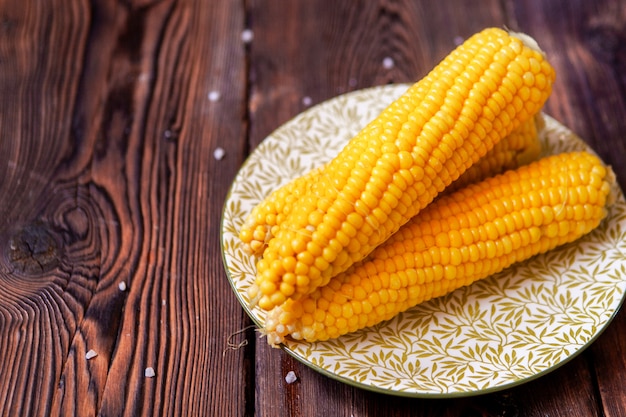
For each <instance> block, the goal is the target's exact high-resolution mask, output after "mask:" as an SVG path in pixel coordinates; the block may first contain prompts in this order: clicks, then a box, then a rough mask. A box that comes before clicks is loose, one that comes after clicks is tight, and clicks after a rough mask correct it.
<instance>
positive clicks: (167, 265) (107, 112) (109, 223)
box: [0, 0, 249, 416]
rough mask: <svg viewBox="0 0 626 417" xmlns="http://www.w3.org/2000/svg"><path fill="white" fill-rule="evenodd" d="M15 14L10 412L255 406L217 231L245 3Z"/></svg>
mask: <svg viewBox="0 0 626 417" xmlns="http://www.w3.org/2000/svg"><path fill="white" fill-rule="evenodd" d="M35 3H36V4H35ZM57 3H58V4H57ZM0 15H1V16H2V28H3V30H4V33H3V36H2V37H0V54H1V55H2V60H1V62H2V65H3V67H4V68H2V76H1V77H0V86H1V89H2V91H3V97H2V99H1V100H0V107H1V108H0V114H1V116H0V117H2V134H3V137H2V139H1V141H0V153H1V155H2V158H1V159H2V164H0V169H1V170H2V172H1V173H2V181H1V183H0V191H1V192H2V196H3V197H2V203H1V204H0V214H1V215H0V245H1V246H2V248H1V249H2V255H3V256H2V260H1V262H0V294H2V295H0V357H2V358H6V359H7V360H3V361H2V362H1V363H0V374H2V376H3V377H2V379H1V381H0V390H1V392H2V393H3V395H2V396H0V414H2V415H7V416H8V415H16V416H17V415H20V416H26V415H33V416H34V415H41V416H44V415H45V416H48V415H79V416H83V415H96V414H98V415H103V416H105V415H106V416H118V415H128V416H131V415H132V416H135V415H146V416H152V415H229V416H230V415H243V414H244V413H245V410H246V407H247V406H248V405H247V404H248V403H249V401H248V400H247V397H248V395H249V394H247V391H246V378H248V374H246V372H245V370H246V368H247V365H246V363H247V362H246V361H245V358H244V355H243V353H244V351H243V350H227V349H226V348H227V338H228V335H229V334H232V333H236V332H237V331H238V330H240V329H241V328H242V327H243V326H244V325H245V323H246V322H245V319H244V313H243V311H242V310H241V308H240V307H239V305H238V304H237V302H236V300H235V299H234V298H227V297H226V295H231V290H230V288H229V286H228V284H227V281H226V279H225V276H224V272H223V267H222V264H221V257H220V255H219V238H218V236H219V218H220V214H221V203H220V202H221V201H223V199H224V196H225V194H226V192H227V189H228V186H229V184H230V181H231V180H232V178H233V176H234V174H235V171H236V169H237V167H238V166H239V165H240V163H241V161H242V160H243V157H244V142H245V141H244V137H245V131H246V126H245V120H244V114H245V101H244V100H245V97H246V92H245V90H246V75H245V59H244V46H243V44H242V43H241V42H240V40H239V39H240V38H239V37H240V33H241V30H242V29H243V23H244V10H243V7H242V5H241V4H238V3H234V2H226V3H223V2H207V3H205V2H197V1H179V2H173V1H157V2H151V1H143V2H141V1H137V2H121V1H120V2H118V1H95V2H85V1H78V0H76V1H62V2H47V3H46V4H45V5H42V4H39V3H38V2H12V1H7V2H3V3H2V4H0ZM5 74H6V76H5ZM212 90H216V91H219V92H220V99H219V100H218V101H216V102H211V101H210V100H209V99H208V94H209V92H210V91H212ZM216 147H222V148H224V149H225V150H226V153H227V156H226V158H225V160H223V161H216V160H215V159H214V158H213V150H214V149H215V148H216ZM119 285H122V287H121V288H122V289H124V290H122V289H120V287H119ZM124 286H125V288H124ZM89 350H93V351H94V352H96V353H97V356H95V357H93V358H91V359H87V358H86V356H85V355H86V353H87V352H88V351H89ZM146 368H153V369H154V371H155V373H156V375H155V376H154V377H153V378H147V377H145V375H144V372H145V370H146Z"/></svg>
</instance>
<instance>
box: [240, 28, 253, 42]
mask: <svg viewBox="0 0 626 417" xmlns="http://www.w3.org/2000/svg"><path fill="white" fill-rule="evenodd" d="M253 39H254V32H252V29H245V30H244V31H243V32H241V41H242V42H243V43H250V42H252V40H253Z"/></svg>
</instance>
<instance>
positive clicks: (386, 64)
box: [383, 56, 395, 69]
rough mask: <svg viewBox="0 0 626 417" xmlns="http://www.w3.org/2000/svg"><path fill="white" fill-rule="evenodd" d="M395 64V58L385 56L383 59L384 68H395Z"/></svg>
mask: <svg viewBox="0 0 626 417" xmlns="http://www.w3.org/2000/svg"><path fill="white" fill-rule="evenodd" d="M394 65H395V62H393V58H391V57H389V56H388V57H385V59H383V68H385V69H391V68H393V66H394Z"/></svg>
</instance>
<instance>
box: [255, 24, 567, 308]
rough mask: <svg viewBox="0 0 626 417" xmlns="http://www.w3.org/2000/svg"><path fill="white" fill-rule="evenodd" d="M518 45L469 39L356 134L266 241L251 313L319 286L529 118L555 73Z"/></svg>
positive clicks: (509, 38) (530, 48)
mask: <svg viewBox="0 0 626 417" xmlns="http://www.w3.org/2000/svg"><path fill="white" fill-rule="evenodd" d="M521 38H523V39H524V41H522V40H521V39H520V37H518V36H514V35H511V34H509V33H507V32H505V31H503V30H500V29H486V30H484V31H482V32H481V33H479V34H477V35H474V36H472V37H471V38H469V39H468V40H467V41H466V42H464V43H463V44H462V45H461V46H459V47H458V48H457V49H455V50H454V51H453V52H452V53H451V54H450V55H449V56H448V57H446V58H445V59H444V60H443V61H442V62H441V63H440V64H439V65H438V66H437V67H435V68H434V69H433V70H432V71H431V72H430V73H429V74H428V75H427V76H426V77H425V78H424V79H422V80H421V81H419V82H418V83H416V84H415V85H413V86H412V87H410V88H409V90H408V91H407V92H406V93H405V94H404V95H402V96H401V97H400V98H399V99H398V100H396V101H395V102H394V103H392V104H391V105H390V106H389V107H388V108H387V109H385V110H384V111H383V112H382V113H381V115H380V116H379V117H377V118H376V119H375V120H374V121H373V122H371V123H370V124H369V125H368V126H366V127H365V128H364V129H363V130H362V131H361V132H360V133H359V134H357V136H356V137H355V138H353V139H352V140H351V141H350V142H349V143H348V144H347V145H346V147H345V148H344V149H343V150H342V151H341V152H340V154H339V155H338V156H337V157H336V158H334V159H333V160H332V161H330V162H329V164H328V165H327V166H326V167H325V168H324V170H323V172H322V175H320V177H319V178H318V179H317V181H315V182H314V183H313V184H312V185H311V187H310V190H309V191H308V192H307V194H305V195H304V196H303V197H302V198H301V199H300V200H299V204H298V205H297V206H296V207H294V209H293V210H292V212H291V213H290V214H289V215H288V216H287V218H286V219H285V221H284V222H283V223H282V224H281V226H280V227H279V230H278V231H277V233H276V236H275V237H274V238H272V239H270V241H269V243H268V246H267V248H266V249H265V251H264V253H263V257H262V259H260V260H259V261H258V262H257V275H256V279H255V283H254V285H252V286H251V287H250V291H249V292H248V295H249V297H250V300H251V304H252V305H254V304H258V305H259V306H260V307H261V308H263V309H265V310H269V309H271V308H272V307H274V306H276V305H280V304H282V303H283V302H284V301H285V300H286V299H287V297H291V298H298V297H300V296H302V295H304V294H308V293H310V292H312V291H313V290H315V289H316V288H317V287H320V286H323V285H325V284H326V283H327V282H328V280H329V279H330V278H331V277H332V276H334V275H336V274H338V273H340V272H342V271H344V270H346V269H347V268H348V267H349V266H350V265H352V264H353V263H354V262H356V261H359V260H361V259H363V258H364V257H365V256H367V254H369V253H370V252H371V251H372V250H373V249H374V248H375V247H377V246H378V245H379V244H381V243H382V242H384V241H385V240H386V239H387V238H388V237H389V236H390V235H391V234H393V233H394V232H395V231H397V230H398V229H399V228H400V226H402V225H403V224H404V223H406V222H407V221H408V220H409V219H410V218H411V217H413V216H414V215H415V214H416V213H418V212H419V211H420V210H421V209H422V208H424V207H425V206H426V205H428V204H429V203H430V202H431V201H432V200H433V199H434V198H435V197H436V196H437V194H438V193H440V192H441V191H442V190H443V189H444V188H445V187H446V186H448V185H449V184H450V183H451V182H452V181H454V180H456V179H457V178H458V177H459V176H460V175H461V174H462V173H463V172H464V171H465V170H466V169H467V168H468V167H470V166H471V165H472V164H473V163H475V162H476V161H477V160H478V159H479V158H480V157H482V156H484V155H485V154H486V153H487V152H488V151H489V150H490V149H491V148H493V146H494V145H495V144H496V143H497V142H499V141H500V139H501V138H503V137H505V136H506V135H508V134H509V133H511V132H512V131H513V130H514V129H516V128H517V127H518V126H519V125H520V124H521V123H523V122H524V121H526V120H528V119H530V118H531V117H532V115H534V114H536V113H537V112H538V111H539V110H540V108H541V107H542V105H543V103H544V102H545V100H546V99H547V97H548V96H549V94H550V91H551V85H552V82H553V80H554V76H555V74H554V70H553V69H552V67H551V66H550V64H549V63H548V62H547V61H546V60H545V59H544V56H543V54H542V53H541V52H540V51H539V50H538V49H537V48H536V44H534V42H529V41H528V40H527V39H526V37H521Z"/></svg>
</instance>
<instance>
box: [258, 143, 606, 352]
mask: <svg viewBox="0 0 626 417" xmlns="http://www.w3.org/2000/svg"><path fill="white" fill-rule="evenodd" d="M614 181H615V179H614V175H613V174H612V171H610V169H608V168H606V167H605V166H604V165H603V163H602V162H601V161H600V159H599V158H597V157H596V156H594V155H592V154H590V153H587V152H572V153H564V154H559V155H554V156H550V157H546V158H543V159H541V160H539V161H536V162H533V163H531V164H529V165H527V166H524V167H521V168H519V169H517V170H512V171H507V172H506V173H504V174H502V175H499V176H496V177H492V178H489V179H487V180H485V181H482V182H480V183H477V184H472V185H469V186H467V187H465V188H463V189H461V190H458V191H456V192H454V193H452V194H449V195H446V196H443V197H441V198H440V199H438V200H437V201H435V202H434V203H432V204H431V205H430V206H428V207H427V208H426V209H425V210H423V211H422V212H421V213H420V214H419V215H417V216H416V217H415V218H413V219H412V220H411V221H410V222H409V223H408V224H406V225H405V226H403V227H402V228H401V229H400V230H399V231H398V233H396V234H395V235H393V236H392V237H391V238H390V239H389V240H388V241H387V242H385V243H384V244H383V245H381V246H379V247H378V248H377V249H376V250H375V251H374V252H373V253H372V254H371V255H370V256H369V257H368V258H366V259H365V260H364V261H362V262H360V263H357V264H354V265H353V266H352V267H351V268H350V269H349V270H347V271H346V272H344V273H342V274H339V275H337V276H336V277H334V278H332V279H331V281H330V282H329V283H328V284H327V285H326V286H325V287H322V288H319V289H317V290H316V291H314V292H313V293H312V294H309V295H307V296H305V297H302V298H300V299H298V300H291V299H290V300H287V301H286V302H285V303H284V304H283V305H281V306H279V307H277V308H275V309H273V310H272V311H270V312H269V313H268V315H267V317H266V322H265V328H264V332H265V333H266V334H267V337H268V342H269V343H270V344H272V345H276V344H278V343H281V342H283V341H284V338H285V337H287V336H290V337H291V338H292V339H296V340H306V341H317V340H326V339H329V338H334V337H338V336H340V335H343V334H346V333H349V332H353V331H355V330H358V329H361V328H364V327H368V326H372V325H375V324H377V323H380V322H382V321H384V320H388V319H390V318H392V317H393V316H395V315H396V314H398V313H400V312H402V311H405V310H406V309H408V308H410V307H412V306H415V305H417V304H419V303H421V302H423V301H426V300H429V299H431V298H435V297H439V296H442V295H444V294H447V293H449V292H451V291H453V290H455V289H457V288H460V287H462V286H465V285H469V284H471V283H472V282H474V281H476V280H479V279H482V278H485V277H487V276H490V275H492V274H495V273H497V272H499V271H501V270H503V269H504V268H506V267H508V266H510V265H512V264H513V263H515V262H519V261H522V260H525V259H528V258H530V257H532V256H534V255H536V254H539V253H543V252H546V251H548V250H551V249H553V248H555V247H557V246H560V245H562V244H565V243H568V242H572V241H574V240H576V239H578V238H580V237H581V236H582V235H584V234H586V233H588V232H590V231H591V230H593V229H594V228H595V227H596V226H598V224H599V223H600V222H601V220H602V219H603V218H604V217H605V214H606V206H607V205H608V204H610V201H611V194H610V192H611V185H612V183H613V182H614Z"/></svg>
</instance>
